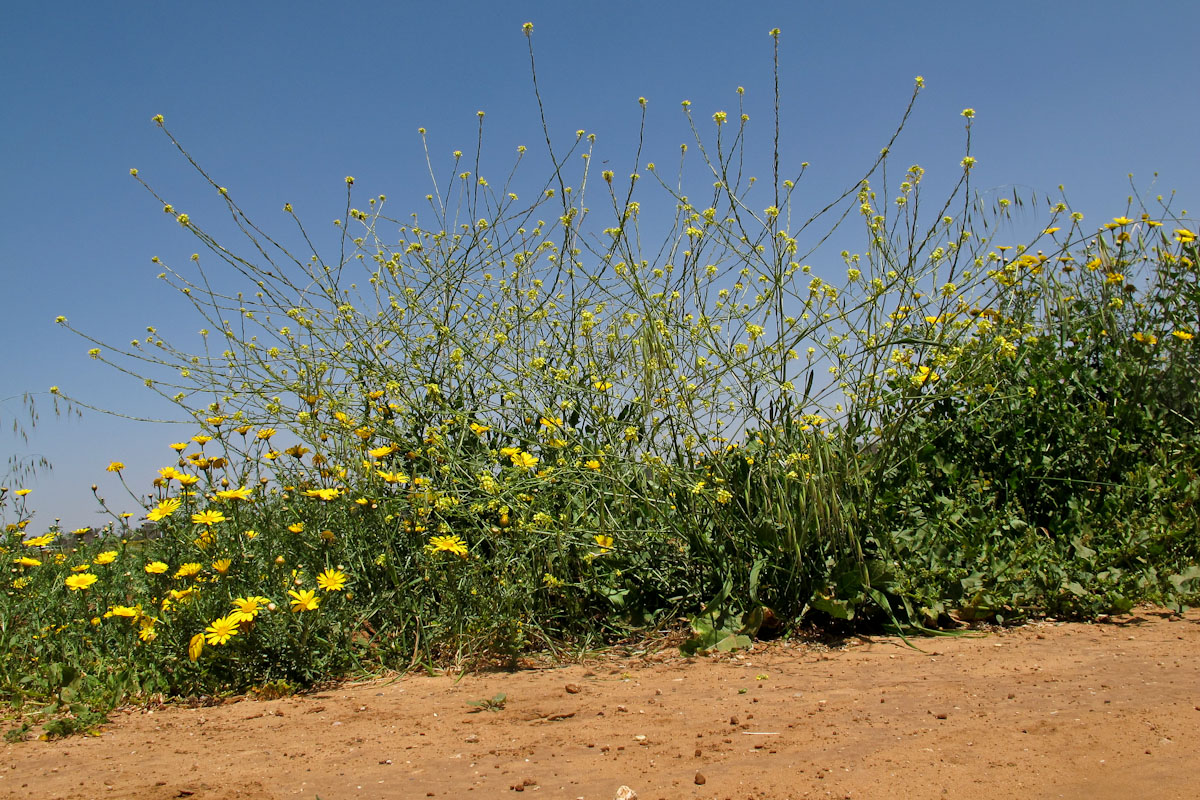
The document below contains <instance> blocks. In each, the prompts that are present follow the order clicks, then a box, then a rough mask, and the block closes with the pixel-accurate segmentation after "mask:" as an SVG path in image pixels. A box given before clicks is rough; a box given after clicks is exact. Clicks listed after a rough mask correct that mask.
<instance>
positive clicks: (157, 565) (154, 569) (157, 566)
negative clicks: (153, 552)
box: [145, 561, 170, 575]
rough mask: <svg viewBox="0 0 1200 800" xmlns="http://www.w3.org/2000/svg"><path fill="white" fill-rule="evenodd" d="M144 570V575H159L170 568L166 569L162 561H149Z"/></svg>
mask: <svg viewBox="0 0 1200 800" xmlns="http://www.w3.org/2000/svg"><path fill="white" fill-rule="evenodd" d="M145 569H146V573H147V574H149V575H161V574H162V573H164V572H166V571H167V570H168V569H170V567H168V566H167V565H166V564H165V563H164V562H162V561H151V562H150V563H149V564H147V565H146V567H145Z"/></svg>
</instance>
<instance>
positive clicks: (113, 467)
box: [104, 461, 125, 472]
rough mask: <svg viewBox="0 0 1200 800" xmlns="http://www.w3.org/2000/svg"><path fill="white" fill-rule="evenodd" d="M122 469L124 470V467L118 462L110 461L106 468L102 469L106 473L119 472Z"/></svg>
mask: <svg viewBox="0 0 1200 800" xmlns="http://www.w3.org/2000/svg"><path fill="white" fill-rule="evenodd" d="M123 469H125V465H124V464H122V463H121V462H120V461H111V462H109V464H108V466H107V467H105V468H104V470H105V471H106V472H120V471H121V470H123Z"/></svg>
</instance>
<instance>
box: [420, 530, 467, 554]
mask: <svg viewBox="0 0 1200 800" xmlns="http://www.w3.org/2000/svg"><path fill="white" fill-rule="evenodd" d="M425 549H426V550H428V551H429V552H431V553H436V552H439V551H444V552H447V553H453V554H454V555H456V556H462V557H463V558H466V557H467V543H466V542H464V541H463V539H462V537H461V536H455V535H446V536H434V537H433V538H432V539H430V540H429V544H427V545H426V546H425Z"/></svg>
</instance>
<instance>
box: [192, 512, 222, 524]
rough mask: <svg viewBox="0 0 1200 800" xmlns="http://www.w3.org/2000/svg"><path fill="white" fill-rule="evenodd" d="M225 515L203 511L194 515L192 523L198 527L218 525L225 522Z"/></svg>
mask: <svg viewBox="0 0 1200 800" xmlns="http://www.w3.org/2000/svg"><path fill="white" fill-rule="evenodd" d="M225 519H226V517H225V515H224V514H222V513H221V512H220V511H212V510H209V511H201V512H200V513H198V514H192V522H194V523H195V524H197V525H217V524H219V523H222V522H224V521H225Z"/></svg>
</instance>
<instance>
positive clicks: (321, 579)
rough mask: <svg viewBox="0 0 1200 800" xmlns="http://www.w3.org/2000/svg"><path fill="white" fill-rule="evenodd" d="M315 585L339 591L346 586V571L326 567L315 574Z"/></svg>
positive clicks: (330, 590)
mask: <svg viewBox="0 0 1200 800" xmlns="http://www.w3.org/2000/svg"><path fill="white" fill-rule="evenodd" d="M317 586H319V587H321V588H322V589H324V590H325V591H327V592H340V591H341V590H342V589H344V588H346V573H344V572H342V571H341V570H340V569H327V570H325V571H324V572H322V573H320V574H318V575H317Z"/></svg>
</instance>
